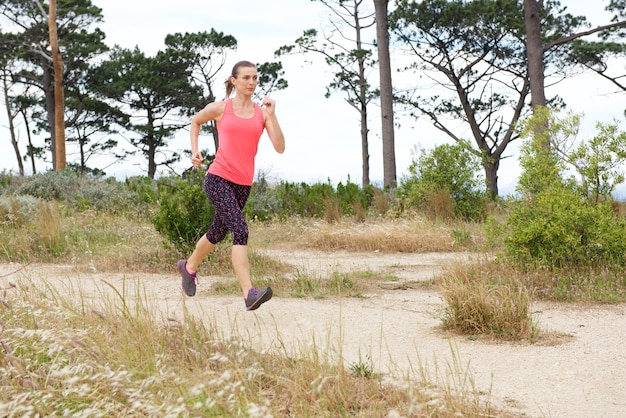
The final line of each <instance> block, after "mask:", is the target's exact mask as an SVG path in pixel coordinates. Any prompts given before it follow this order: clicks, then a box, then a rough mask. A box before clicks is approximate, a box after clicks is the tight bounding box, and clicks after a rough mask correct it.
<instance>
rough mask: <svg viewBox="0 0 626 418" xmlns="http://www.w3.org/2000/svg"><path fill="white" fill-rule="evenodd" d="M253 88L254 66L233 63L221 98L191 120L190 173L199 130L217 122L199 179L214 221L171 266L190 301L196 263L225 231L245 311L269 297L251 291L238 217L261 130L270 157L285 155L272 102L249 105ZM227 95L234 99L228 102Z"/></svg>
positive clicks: (196, 161)
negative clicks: (209, 159) (212, 149)
mask: <svg viewBox="0 0 626 418" xmlns="http://www.w3.org/2000/svg"><path fill="white" fill-rule="evenodd" d="M257 84H258V74H257V69H256V66H255V65H254V64H253V63H251V62H248V61H240V62H238V63H237V64H235V66H234V67H233V70H232V72H231V75H230V77H228V79H227V80H226V82H225V86H226V99H225V100H223V101H219V102H213V103H209V104H208V105H207V106H206V107H205V108H204V109H202V110H201V111H200V112H198V113H197V114H196V115H195V116H194V117H193V119H192V120H191V127H190V136H191V162H192V164H193V166H194V167H196V168H198V167H200V165H201V164H202V161H203V159H204V157H203V156H202V154H201V153H200V151H199V150H198V136H199V134H200V127H201V125H202V124H203V123H206V122H208V121H211V120H215V121H216V122H217V132H218V135H219V146H218V149H217V152H216V153H215V160H214V161H213V163H212V164H211V165H210V166H209V169H208V171H207V175H206V177H205V179H204V192H205V193H206V195H207V197H208V198H209V200H210V201H211V203H212V204H213V206H214V207H215V217H214V218H213V222H212V223H211V226H210V228H209V230H208V232H207V233H206V234H205V235H204V236H203V237H202V238H200V240H198V242H197V243H196V248H195V250H194V251H193V253H192V254H191V256H189V258H188V259H187V260H179V261H178V263H177V264H176V267H177V269H178V271H179V273H180V275H181V277H182V288H183V290H184V292H185V294H187V296H194V295H195V294H196V272H197V270H198V267H199V266H200V263H202V260H204V258H205V257H206V256H208V255H209V253H210V252H211V251H213V249H214V248H215V246H216V245H217V243H219V242H220V241H222V240H223V239H224V237H225V236H226V233H227V231H230V233H231V236H232V239H233V246H232V263H233V268H234V270H235V274H236V275H237V279H238V281H239V285H240V286H241V290H242V292H243V298H244V301H245V304H246V309H247V310H249V311H252V310H255V309H257V308H258V307H259V306H261V304H263V303H265V302H267V301H268V300H270V299H271V298H272V289H271V288H269V287H266V288H263V289H257V288H256V287H253V286H252V282H251V280H250V267H249V261H248V224H247V223H246V220H245V219H244V217H243V212H242V210H243V207H244V205H245V204H246V201H247V200H248V196H249V195H250V190H251V188H252V182H253V179H254V159H255V157H256V153H257V149H258V144H259V140H260V138H261V134H262V133H263V130H265V131H267V135H268V136H269V138H270V140H271V141H272V144H273V146H274V149H275V150H276V152H278V153H281V154H282V153H283V152H284V151H285V136H284V135H283V132H282V130H281V128H280V125H279V123H278V119H277V118H276V113H275V109H276V103H275V101H274V100H272V99H270V98H269V97H265V98H264V99H263V102H262V107H261V106H259V105H257V104H256V103H254V102H253V101H252V95H253V94H254V91H255V89H256V87H257ZM233 91H234V92H235V96H234V97H232V98H231V94H232V93H233Z"/></svg>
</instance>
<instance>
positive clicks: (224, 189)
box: [204, 173, 252, 245]
mask: <svg viewBox="0 0 626 418" xmlns="http://www.w3.org/2000/svg"><path fill="white" fill-rule="evenodd" d="M251 189H252V187H251V186H242V185H240V184H235V183H232V182H230V181H228V180H225V179H223V178H222V177H220V176H216V175H214V174H210V173H207V175H206V177H205V178H204V193H205V194H206V196H207V197H208V198H209V200H210V201H211V203H212V204H213V206H214V207H215V217H214V218H213V222H212V223H211V227H210V228H209V231H208V232H207V233H206V237H207V239H208V240H209V241H210V242H211V243H212V244H217V243H218V242H220V241H222V240H223V239H224V237H225V236H226V233H227V232H228V231H230V233H231V235H232V237H233V245H248V224H247V223H246V220H245V219H244V217H243V212H242V210H243V207H244V205H245V204H246V201H247V200H248V197H249V196H250V190H251Z"/></svg>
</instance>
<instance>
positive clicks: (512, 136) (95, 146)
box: [0, 0, 626, 197]
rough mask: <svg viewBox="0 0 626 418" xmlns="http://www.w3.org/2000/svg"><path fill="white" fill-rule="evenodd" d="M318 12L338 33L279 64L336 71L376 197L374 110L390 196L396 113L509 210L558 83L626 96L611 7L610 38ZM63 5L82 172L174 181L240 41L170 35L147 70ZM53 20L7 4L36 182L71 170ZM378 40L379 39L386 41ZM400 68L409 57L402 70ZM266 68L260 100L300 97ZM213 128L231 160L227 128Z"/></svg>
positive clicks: (460, 16) (64, 49) (18, 111)
mask: <svg viewBox="0 0 626 418" xmlns="http://www.w3.org/2000/svg"><path fill="white" fill-rule="evenodd" d="M318 1H320V2H321V3H323V4H324V5H325V6H327V7H328V9H329V18H328V20H327V21H326V22H325V24H326V27H325V29H323V30H322V31H319V30H317V29H306V30H304V32H303V35H302V36H301V37H300V38H298V39H296V40H295V41H294V42H293V43H291V44H287V45H283V46H279V47H278V48H277V50H276V53H275V57H274V58H275V59H280V58H281V57H282V56H284V55H287V54H294V53H303V54H318V55H322V56H323V57H324V60H325V62H326V64H327V65H328V66H329V67H330V68H331V69H332V71H333V79H332V80H331V81H330V83H329V85H328V88H327V92H326V95H327V96H330V95H331V94H335V93H337V92H340V93H342V94H344V95H345V98H346V101H347V102H348V103H349V104H350V105H351V106H352V107H354V108H355V109H356V110H357V111H358V112H359V118H360V123H361V130H360V138H361V158H362V160H363V176H362V185H363V186H366V185H368V184H369V170H370V167H369V155H370V151H369V145H368V143H369V140H368V136H369V130H370V129H369V126H368V119H369V118H370V117H371V113H370V112H369V111H368V110H369V109H370V107H371V106H372V105H379V106H380V107H381V112H380V117H381V119H382V121H383V124H382V125H383V132H382V134H383V135H382V137H383V150H382V151H383V160H384V165H385V167H384V168H385V169H384V173H385V180H384V183H385V186H388V187H392V188H393V187H395V182H396V179H395V176H396V173H395V151H394V143H393V141H394V139H393V122H394V116H393V115H394V111H408V112H410V114H412V115H414V116H415V117H423V116H426V117H427V118H429V119H430V120H431V121H432V123H433V125H434V126H435V127H437V128H438V129H440V130H441V131H442V132H444V133H445V134H446V135H448V136H449V137H450V138H452V139H454V140H455V141H456V142H457V143H458V144H459V145H462V146H463V147H465V148H466V149H468V150H470V151H471V152H472V153H473V154H474V155H475V156H477V157H478V158H479V159H480V164H481V166H482V168H483V170H484V173H485V179H486V190H487V192H488V193H489V194H490V195H491V196H493V197H495V196H497V194H498V170H499V168H500V164H501V162H502V161H503V159H504V158H505V156H506V154H505V151H506V149H507V147H508V146H509V145H510V144H511V143H512V142H513V141H515V140H516V139H518V137H519V130H517V129H516V124H517V121H518V120H520V118H523V117H525V116H529V114H530V113H532V112H533V110H534V109H537V108H539V107H546V106H547V107H556V108H559V107H563V106H564V105H565V103H563V102H562V100H561V99H560V98H559V97H549V96H546V91H545V80H550V83H554V82H557V81H558V80H560V79H564V78H566V77H569V76H571V75H572V74H574V73H575V72H576V71H578V72H580V70H584V71H591V72H593V73H596V74H598V75H599V76H601V77H602V78H604V79H606V80H608V82H610V83H612V85H613V86H615V88H616V90H617V91H622V92H623V91H625V90H626V88H625V87H626V84H625V82H624V77H625V76H624V74H623V71H621V72H620V71H619V70H617V71H615V70H612V69H611V68H610V65H609V63H610V62H612V61H611V60H612V59H613V58H615V57H626V44H625V43H624V41H623V39H624V35H625V34H626V30H625V28H626V14H625V12H624V10H625V8H626V0H611V1H607V2H606V4H605V5H604V7H605V8H606V10H608V11H610V12H612V13H613V15H614V18H613V19H612V21H610V22H604V24H603V25H601V26H596V27H591V26H590V24H589V22H588V21H587V19H586V17H584V16H573V15H571V14H569V13H568V12H567V9H566V7H563V6H562V5H561V3H560V2H559V1H558V0H544V1H541V0H539V1H538V0H451V1H445V0H422V1H419V2H418V1H409V0H397V1H395V2H393V4H390V3H389V1H387V0H374V1H372V2H368V1H365V0H347V1H346V0H318ZM57 2H58V4H57V7H56V15H57V36H58V42H59V51H60V54H61V56H62V57H63V64H64V66H63V82H64V90H65V91H64V94H65V104H64V106H65V108H64V121H65V134H66V140H67V142H68V143H70V144H72V145H73V149H77V150H78V152H77V155H78V156H77V157H75V156H74V155H73V156H72V158H70V159H69V163H68V166H69V167H71V168H73V169H75V170H76V171H78V172H80V173H95V174H102V173H103V172H104V169H105V168H103V167H95V166H93V164H91V163H90V159H92V157H93V156H95V155H98V154H103V153H115V152H118V151H117V150H118V142H119V141H120V139H122V138H124V140H126V141H127V142H128V144H130V145H131V147H130V149H128V150H126V151H123V152H120V153H119V155H115V157H116V158H118V159H119V160H124V159H125V158H126V157H128V155H129V154H140V155H141V156H142V157H143V158H145V161H146V162H147V175H148V176H149V177H151V178H153V177H154V176H155V174H156V172H157V168H158V167H159V166H165V167H172V164H173V163H175V162H177V161H179V160H180V158H181V155H180V154H179V153H177V152H175V151H172V150H170V149H168V147H167V145H168V141H169V140H170V139H171V138H172V137H173V136H174V134H175V133H176V132H177V131H179V130H180V129H182V128H183V127H184V126H185V125H186V124H187V119H188V116H189V115H191V114H192V113H194V112H196V111H197V110H199V109H200V108H201V107H202V106H204V105H205V104H206V103H208V102H211V101H214V100H216V99H219V98H218V97H216V93H215V82H216V75H217V74H218V72H219V71H220V70H221V69H222V67H223V65H224V63H225V61H226V59H227V57H228V55H229V54H230V53H232V52H234V51H235V49H236V47H237V40H236V39H235V37H233V36H232V35H228V34H224V33H222V32H218V31H217V30H215V29H211V30H209V31H206V32H199V33H184V34H183V33H175V34H170V35H168V36H167V37H166V38H165V40H164V48H163V49H162V50H160V51H158V52H157V53H156V54H155V55H154V56H147V55H146V54H145V53H144V52H143V51H142V50H141V49H140V47H139V46H136V47H135V48H133V49H125V48H122V47H120V46H118V45H115V46H112V47H109V46H107V45H106V44H105V43H104V39H105V34H104V33H103V32H102V31H101V30H100V29H98V24H99V23H101V22H102V19H103V16H102V9H100V8H98V7H96V6H94V5H93V4H92V2H91V0H57ZM597 7H602V6H597ZM49 10H50V8H49V4H48V3H46V2H39V1H32V0H4V1H3V2H2V4H0V79H1V85H2V93H3V96H4V102H3V104H4V107H5V111H6V115H7V119H8V121H9V124H8V130H9V136H10V141H11V144H12V146H13V150H14V152H15V155H16V158H17V160H18V164H19V170H20V174H21V175H23V174H24V172H25V169H24V163H25V162H28V163H30V165H31V171H32V172H33V173H36V172H37V167H36V161H41V160H43V161H45V162H49V161H51V162H52V166H53V168H56V167H57V161H56V156H55V150H56V135H55V124H56V122H55V121H56V120H57V119H55V106H54V99H55V96H54V67H53V59H52V49H51V48H50V37H49V29H50V28H49V24H48V22H49V20H48V17H49V16H48V14H47V13H48V12H49ZM370 28H372V29H371V30H374V29H373V28H376V35H375V36H372V35H371V34H370V32H369V30H370ZM594 34H595V35H597V36H595V37H591V36H590V35H594ZM372 39H375V40H372ZM589 39H592V40H589ZM382 47H384V48H382ZM381 48H382V51H381ZM385 50H387V51H389V53H388V54H385ZM388 56H390V57H391V58H392V59H391V60H390V62H387V61H388V59H387V58H386V57H388ZM396 56H402V57H403V59H402V60H401V61H400V62H401V63H396V62H397V60H395V59H393V58H394V57H396ZM381 64H382V65H381ZM258 66H259V67H258V68H259V72H260V78H261V86H260V87H261V89H260V91H259V94H265V93H267V92H268V90H269V91H271V90H277V89H284V88H287V87H288V83H287V81H286V80H285V78H283V77H284V76H285V74H284V70H283V67H282V63H281V62H280V61H273V62H272V61H268V62H265V63H259V64H258ZM375 70H379V71H375ZM396 72H402V73H405V74H414V75H415V81H414V83H412V84H411V85H409V86H401V87H398V86H394V87H391V83H390V80H392V74H395V73H396ZM433 86H434V89H435V90H433ZM433 91H436V92H437V93H436V94H433V93H432V92H433ZM394 108H395V109H394ZM459 121H461V122H463V124H464V125H465V126H463V127H460V124H459ZM20 127H21V129H22V130H23V131H24V132H25V134H26V146H25V147H23V146H22V145H21V142H20V141H21V140H22V135H20V133H21V131H20ZM205 128H206V129H207V131H208V132H209V133H210V134H212V137H213V139H214V142H215V146H216V147H217V146H218V145H219V138H218V135H217V131H216V129H215V126H214V125H210V124H208V125H207V126H206V127H205ZM460 129H463V130H464V131H469V132H471V138H464V137H462V136H461V134H460V133H459V130H460ZM537 129H540V127H538V128H537ZM35 136H38V137H44V139H45V143H44V144H40V143H38V142H37V141H35V140H34V139H33V138H34V137H35ZM347 140H350V139H347ZM546 146H550V144H549V142H546ZM22 154H23V155H22Z"/></svg>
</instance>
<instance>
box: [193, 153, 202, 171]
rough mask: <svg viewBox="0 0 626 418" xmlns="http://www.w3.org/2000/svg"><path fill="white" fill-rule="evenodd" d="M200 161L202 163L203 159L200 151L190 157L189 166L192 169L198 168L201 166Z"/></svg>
mask: <svg viewBox="0 0 626 418" xmlns="http://www.w3.org/2000/svg"><path fill="white" fill-rule="evenodd" d="M202 161H204V157H203V156H202V154H201V153H200V151H198V152H196V153H195V154H192V155H191V164H193V166H194V167H196V168H198V167H200V166H201V165H202Z"/></svg>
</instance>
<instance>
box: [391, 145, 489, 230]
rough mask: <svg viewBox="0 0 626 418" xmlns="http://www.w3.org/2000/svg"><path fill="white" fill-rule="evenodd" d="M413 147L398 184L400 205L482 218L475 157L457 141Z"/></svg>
mask: <svg viewBox="0 0 626 418" xmlns="http://www.w3.org/2000/svg"><path fill="white" fill-rule="evenodd" d="M417 151H418V155H417V158H415V159H414V160H413V162H412V163H411V165H410V166H409V176H408V177H406V178H404V179H403V180H402V181H401V183H400V186H399V188H398V195H399V196H400V198H401V199H402V201H403V203H404V205H405V206H406V207H416V208H418V209H420V210H422V211H425V212H427V213H429V214H430V215H431V216H433V217H438V218H444V219H445V218H450V217H452V216H456V217H459V218H462V219H466V220H478V219H482V218H483V217H484V214H485V202H486V200H485V184H484V181H483V180H482V178H481V175H480V160H479V158H478V157H476V156H475V155H474V154H472V153H471V152H470V151H469V150H468V149H466V148H465V147H463V146H461V145H447V144H446V145H440V146H437V147H435V148H434V149H433V150H431V151H426V150H424V149H417ZM439 209H440V210H439Z"/></svg>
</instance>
